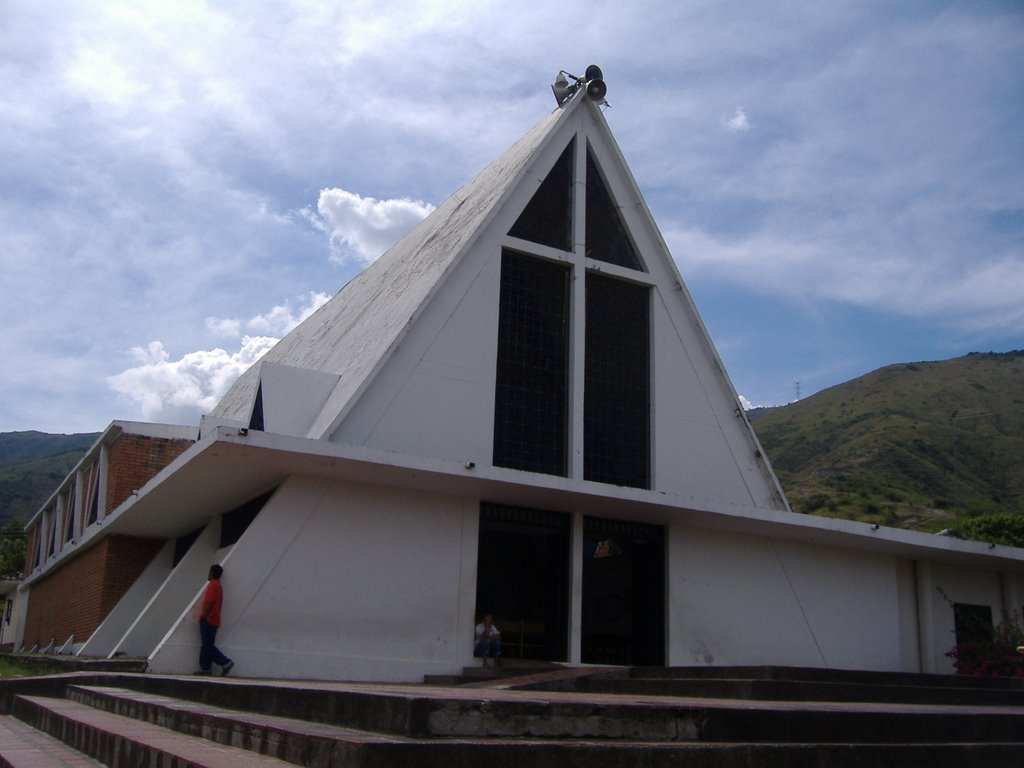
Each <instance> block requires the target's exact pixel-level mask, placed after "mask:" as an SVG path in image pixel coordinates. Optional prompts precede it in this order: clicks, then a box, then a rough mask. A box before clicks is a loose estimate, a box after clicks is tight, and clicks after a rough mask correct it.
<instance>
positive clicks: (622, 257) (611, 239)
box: [586, 148, 643, 269]
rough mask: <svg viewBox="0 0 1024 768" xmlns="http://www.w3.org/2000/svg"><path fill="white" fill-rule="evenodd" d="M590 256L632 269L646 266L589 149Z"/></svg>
mask: <svg viewBox="0 0 1024 768" xmlns="http://www.w3.org/2000/svg"><path fill="white" fill-rule="evenodd" d="M586 236H587V258H589V259H596V260H597V261H606V262H608V263H609V264H617V265H618V266H620V267H628V268H629V269H643V263H642V262H641V261H640V257H639V256H638V255H637V252H636V248H634V247H633V241H632V240H630V239H629V235H628V234H627V233H626V227H625V226H624V225H623V223H622V217H621V216H620V215H619V210H618V207H617V206H616V205H615V200H614V199H612V196H611V194H610V193H609V192H608V187H607V186H606V185H605V183H604V179H602V178H601V172H600V171H598V169H597V163H595V162H594V158H593V157H592V156H591V154H590V149H589V148H588V149H587V232H586Z"/></svg>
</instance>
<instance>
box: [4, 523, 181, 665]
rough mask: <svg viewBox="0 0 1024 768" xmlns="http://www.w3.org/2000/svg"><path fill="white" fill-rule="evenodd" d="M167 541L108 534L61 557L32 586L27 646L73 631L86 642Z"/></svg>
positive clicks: (61, 638)
mask: <svg viewBox="0 0 1024 768" xmlns="http://www.w3.org/2000/svg"><path fill="white" fill-rule="evenodd" d="M163 544H164V542H163V541H162V540H161V539H143V538H137V537H133V536H108V537H106V538H104V539H103V540H102V541H99V542H97V543H96V545H95V546H93V547H90V548H89V549H87V550H85V551H84V552H81V553H78V554H76V555H74V556H73V557H70V558H68V559H67V561H65V562H62V563H61V564H60V566H59V567H58V568H56V569H55V570H54V572H53V573H52V574H50V575H49V576H47V577H46V578H44V579H43V580H41V581H39V582H37V583H35V584H33V585H32V588H31V590H30V591H29V599H28V610H27V612H26V616H25V635H24V645H25V647H26V648H31V647H32V646H33V645H39V646H40V647H43V646H46V645H48V644H49V642H50V640H55V641H56V642H57V644H58V645H61V644H63V643H64V642H66V641H67V639H68V637H70V636H71V635H74V636H75V642H77V643H80V642H84V641H85V640H87V639H88V638H89V636H90V635H91V634H92V633H93V632H94V631H95V630H96V627H98V626H99V625H100V622H102V621H103V619H104V618H106V616H107V614H108V613H110V611H111V609H112V608H113V607H114V606H115V605H116V604H117V601H118V600H120V599H121V597H122V596H123V595H124V593H125V592H127V591H128V588H129V587H130V586H131V585H132V584H133V583H134V582H135V580H136V579H137V578H138V577H139V574H141V573H142V571H143V570H144V569H145V567H146V566H147V565H149V562H150V561H151V560H152V559H153V557H154V556H155V555H156V553H157V552H159V551H160V548H161V547H162V546H163Z"/></svg>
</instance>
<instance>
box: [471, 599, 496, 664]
mask: <svg viewBox="0 0 1024 768" xmlns="http://www.w3.org/2000/svg"><path fill="white" fill-rule="evenodd" d="M473 656H475V657H476V658H478V659H483V660H484V667H486V666H487V659H488V658H490V659H491V660H492V662H493V666H495V667H497V666H498V665H499V664H500V663H501V631H500V630H499V629H498V628H497V627H496V626H494V617H493V616H492V615H491V612H490V611H483V612H482V617H481V619H480V623H479V624H477V625H476V632H475V634H474V638H473Z"/></svg>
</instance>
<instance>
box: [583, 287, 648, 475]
mask: <svg viewBox="0 0 1024 768" xmlns="http://www.w3.org/2000/svg"><path fill="white" fill-rule="evenodd" d="M586 291H587V322H586V326H587V327H586V338H585V343H586V352H585V358H586V360H585V373H584V379H585V380H584V386H585V390H584V398H583V476H584V478H585V479H587V480H595V481H597V482H600V483H610V484H613V485H626V486H630V487H634V488H648V487H649V486H650V461H651V459H650V432H651V428H650V401H651V394H650V307H649V289H647V288H645V287H644V286H640V285H635V284H633V283H627V282H625V281H622V280H614V279H611V278H607V277H604V276H602V275H597V274H593V273H589V274H587V284H586Z"/></svg>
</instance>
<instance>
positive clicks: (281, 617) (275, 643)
mask: <svg viewBox="0 0 1024 768" xmlns="http://www.w3.org/2000/svg"><path fill="white" fill-rule="evenodd" d="M477 531H478V506H477V504H476V503H475V502H474V503H469V502H467V501H466V500H462V499H457V498H453V497H449V496H440V495H428V494H416V493H410V492H406V491H398V490H391V489H386V488H372V487H369V486H363V485H354V484H349V483H343V482H332V481H326V480H315V479H310V478H303V477H292V478H290V479H289V480H288V481H287V482H286V483H285V484H284V485H283V486H282V487H281V488H280V489H279V490H278V492H277V493H276V494H275V496H274V497H273V498H272V499H271V501H270V502H268V504H267V505H266V506H265V507H264V508H263V510H262V511H261V512H260V514H259V515H258V516H257V518H256V520H255V521H254V522H253V524H252V525H251V526H250V527H249V529H248V530H247V531H246V532H245V534H243V536H242V538H241V539H240V540H239V541H238V543H237V544H236V545H235V546H234V548H233V549H232V550H231V552H230V554H228V555H226V557H225V558H224V560H223V564H224V577H223V579H222V583H223V585H224V594H225V597H224V610H223V614H222V625H221V630H220V632H219V633H218V637H217V645H218V647H220V649H221V650H222V651H224V653H226V654H227V655H228V656H229V657H231V658H232V659H233V660H234V661H235V663H236V664H237V667H238V674H240V675H243V676H267V677H282V678H292V679H296V678H298V679H301V678H316V679H335V680H339V679H340V680H377V681H421V680H422V676H423V674H425V673H427V672H453V671H456V670H458V669H461V668H462V667H463V666H464V665H466V664H468V663H470V662H471V659H472V630H473V610H474V599H475V583H476V549H477ZM198 649H199V643H198V632H197V630H196V628H195V626H194V621H193V620H192V619H191V613H190V611H186V612H185V613H184V614H183V616H182V620H181V623H180V625H179V626H178V627H177V629H176V630H175V631H173V632H172V633H170V634H169V635H168V637H167V638H166V639H165V640H164V642H163V643H162V644H161V647H160V649H159V650H158V651H157V652H156V653H155V654H154V655H153V656H152V657H151V659H150V668H151V669H152V670H153V671H155V672H179V673H180V672H186V671H190V670H191V669H193V668H194V665H195V664H196V659H197V656H198Z"/></svg>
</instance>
